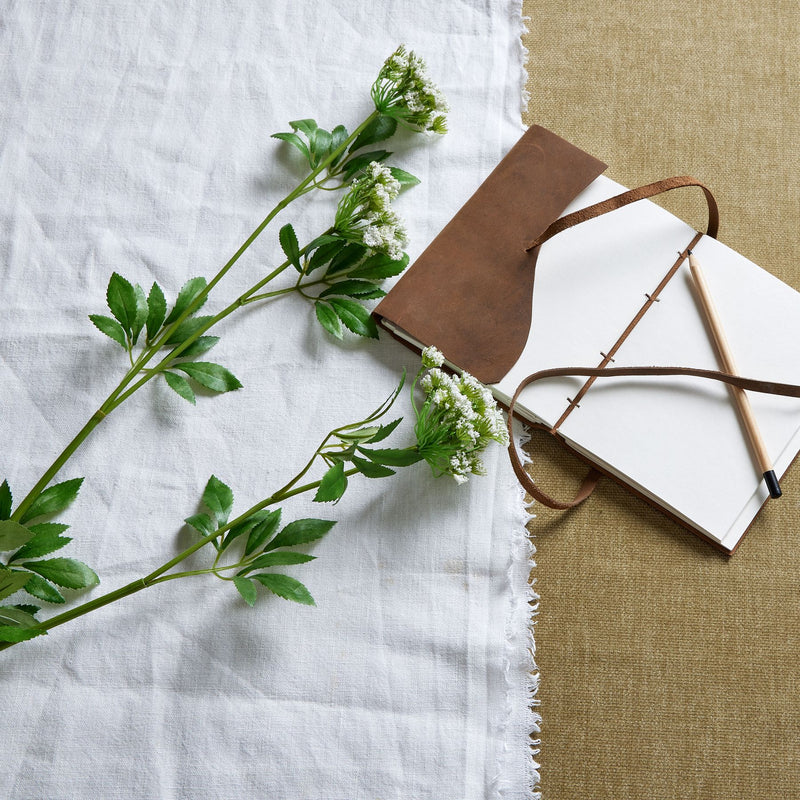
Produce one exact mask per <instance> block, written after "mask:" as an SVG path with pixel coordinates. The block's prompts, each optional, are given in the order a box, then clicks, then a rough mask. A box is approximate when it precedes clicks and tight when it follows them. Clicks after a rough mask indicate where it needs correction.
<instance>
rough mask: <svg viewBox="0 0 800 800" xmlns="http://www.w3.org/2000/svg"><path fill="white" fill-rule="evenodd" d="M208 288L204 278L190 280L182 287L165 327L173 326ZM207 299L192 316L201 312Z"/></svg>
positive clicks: (204, 299) (165, 321)
mask: <svg viewBox="0 0 800 800" xmlns="http://www.w3.org/2000/svg"><path fill="white" fill-rule="evenodd" d="M205 288H206V279H205V278H202V277H198V278H190V279H189V280H188V281H186V283H184V284H183V286H182V287H181V290H180V292H178V299H177V300H176V301H175V307H174V308H173V309H172V311H170V312H169V316H168V317H167V318H166V320H164V324H165V325H171V324H172V323H173V322H175V320H176V319H178V317H179V316H180V315H181V314H183V312H184V311H186V309H187V308H189V306H190V305H191V304H192V302H193V301H194V300H195V298H196V297H197V296H198V295H199V294H200V293H201V292H202V291H203V289H205ZM206 299H207V298H205V297H204V298H203V302H202V303H200V305H198V306H197V308H195V309H194V310H193V311H192V314H194V313H196V312H197V311H199V310H200V309H201V308H202V307H203V305H204V303H205V302H206Z"/></svg>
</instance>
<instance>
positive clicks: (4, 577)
mask: <svg viewBox="0 0 800 800" xmlns="http://www.w3.org/2000/svg"><path fill="white" fill-rule="evenodd" d="M30 577H31V576H30V574H29V573H26V572H17V571H16V570H14V571H12V570H10V569H8V567H2V566H0V600H2V599H3V598H4V597H8V596H9V595H12V594H14V592H18V591H19V590H20V589H22V588H23V587H24V586H25V584H26V583H27V582H28V579H29V578H30Z"/></svg>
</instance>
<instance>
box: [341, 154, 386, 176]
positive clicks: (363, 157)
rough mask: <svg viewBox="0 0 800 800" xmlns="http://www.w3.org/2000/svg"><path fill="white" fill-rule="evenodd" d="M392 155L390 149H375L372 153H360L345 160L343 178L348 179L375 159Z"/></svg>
mask: <svg viewBox="0 0 800 800" xmlns="http://www.w3.org/2000/svg"><path fill="white" fill-rule="evenodd" d="M390 155H391V153H390V152H389V151H388V150H373V151H372V152H370V153H360V154H359V155H357V156H352V157H351V158H348V159H347V161H345V163H344V166H343V167H342V179H343V180H344V181H348V180H350V178H351V177H352V176H353V175H355V174H356V173H357V172H360V171H361V170H362V169H364V167H366V166H368V165H369V164H371V163H372V162H373V161H377V162H381V161H384V160H385V159H387V158H389V156H390Z"/></svg>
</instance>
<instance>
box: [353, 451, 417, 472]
mask: <svg viewBox="0 0 800 800" xmlns="http://www.w3.org/2000/svg"><path fill="white" fill-rule="evenodd" d="M358 452H359V453H361V454H362V455H365V456H366V457H367V458H368V459H369V460H370V461H374V462H375V463H376V464H383V466H385V467H408V466H411V464H416V463H417V461H422V456H421V455H420V454H419V452H418V451H417V449H416V448H408V449H404V450H398V449H396V448H388V449H385V450H371V449H369V448H367V447H359V448H358Z"/></svg>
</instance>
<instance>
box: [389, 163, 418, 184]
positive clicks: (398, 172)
mask: <svg viewBox="0 0 800 800" xmlns="http://www.w3.org/2000/svg"><path fill="white" fill-rule="evenodd" d="M389 172H391V173H392V177H393V178H394V179H395V180H396V181H398V182H399V184H400V185H401V186H416V185H417V184H418V183H419V182H420V181H419V178H417V177H415V176H414V175H412V174H411V173H410V172H406V171H405V170H404V169H400V167H389Z"/></svg>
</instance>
